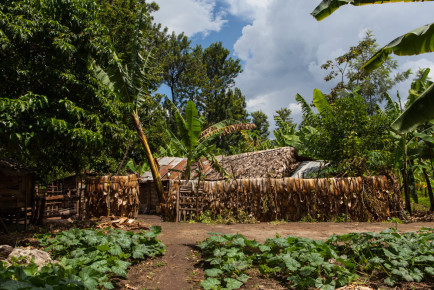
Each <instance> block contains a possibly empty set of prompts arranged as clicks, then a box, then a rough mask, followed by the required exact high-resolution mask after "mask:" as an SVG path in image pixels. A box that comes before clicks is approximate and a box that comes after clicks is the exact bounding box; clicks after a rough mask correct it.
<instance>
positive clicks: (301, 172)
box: [291, 160, 328, 178]
mask: <svg viewBox="0 0 434 290" xmlns="http://www.w3.org/2000/svg"><path fill="white" fill-rule="evenodd" d="M327 165H328V164H326V163H325V161H323V160H316V161H303V162H302V163H301V164H300V166H298V168H297V169H296V170H295V171H294V173H293V174H292V176H291V177H297V178H305V176H308V175H309V174H318V172H319V171H320V170H322V169H324V167H326V166H327Z"/></svg>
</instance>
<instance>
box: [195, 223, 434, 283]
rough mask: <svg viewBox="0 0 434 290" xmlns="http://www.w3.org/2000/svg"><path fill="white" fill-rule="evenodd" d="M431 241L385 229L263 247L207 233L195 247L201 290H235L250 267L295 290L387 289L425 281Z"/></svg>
mask: <svg viewBox="0 0 434 290" xmlns="http://www.w3.org/2000/svg"><path fill="white" fill-rule="evenodd" d="M433 238H434V229H432V228H422V229H421V230H420V231H419V232H410V233H403V234H400V233H398V232H397V231H396V230H394V229H389V230H385V231H382V232H381V233H351V234H346V235H340V236H339V235H332V236H331V237H329V238H328V239H327V240H326V241H322V240H319V241H317V240H313V239H307V238H299V237H293V236H288V237H279V236H277V237H276V238H272V239H267V240H266V242H265V243H264V244H261V243H258V242H256V241H252V240H248V239H246V238H245V237H243V236H242V235H240V234H236V235H221V234H216V233H212V235H211V236H210V237H209V238H207V239H206V240H205V241H203V242H202V243H200V244H199V245H198V246H199V248H200V249H201V250H202V255H203V257H204V259H205V262H206V268H207V269H206V270H205V278H206V279H205V280H204V281H203V282H202V286H203V287H204V288H205V289H220V288H223V287H224V288H227V289H236V288H240V287H241V286H242V285H243V283H245V282H246V281H247V280H248V279H249V276H248V275H247V274H246V271H247V269H249V268H252V267H257V268H258V269H259V271H260V272H261V273H262V274H263V275H266V276H268V277H270V278H275V279H277V280H279V281H287V283H289V284H290V287H295V288H298V289H308V288H311V287H315V288H320V289H335V288H336V287H342V286H345V285H346V284H348V283H351V282H354V281H355V280H357V279H359V278H364V279H369V278H371V277H372V278H374V279H375V280H381V281H383V283H384V284H386V285H389V286H394V285H396V284H397V283H399V282H401V281H411V282H413V281H414V282H422V281H431V280H432V277H433V274H434V268H433V267H432V264H433V262H434V239H433ZM355 273H357V274H355Z"/></svg>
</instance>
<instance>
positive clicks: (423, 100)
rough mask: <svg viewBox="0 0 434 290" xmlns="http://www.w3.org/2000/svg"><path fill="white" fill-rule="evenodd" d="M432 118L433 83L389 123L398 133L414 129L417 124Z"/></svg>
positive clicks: (433, 105) (433, 106) (433, 114)
mask: <svg viewBox="0 0 434 290" xmlns="http://www.w3.org/2000/svg"><path fill="white" fill-rule="evenodd" d="M433 119H434V84H432V85H431V86H429V88H428V89H427V90H426V91H425V92H424V93H423V94H422V95H421V96H420V97H419V98H417V99H416V100H415V101H414V102H413V103H412V104H411V105H410V106H409V107H408V108H407V109H406V110H405V111H404V112H403V113H402V114H401V115H400V116H399V117H398V118H397V119H396V120H395V121H394V122H393V123H392V125H391V127H392V129H393V130H394V131H395V132H398V133H401V134H403V133H407V132H410V131H413V130H415V129H416V128H417V127H418V126H419V125H421V124H423V123H425V122H428V121H430V120H433Z"/></svg>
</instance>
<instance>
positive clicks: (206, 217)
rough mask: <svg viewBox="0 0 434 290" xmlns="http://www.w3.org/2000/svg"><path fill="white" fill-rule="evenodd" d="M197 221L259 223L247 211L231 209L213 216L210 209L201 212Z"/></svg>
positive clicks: (228, 223)
mask: <svg viewBox="0 0 434 290" xmlns="http://www.w3.org/2000/svg"><path fill="white" fill-rule="evenodd" d="M195 221H197V222H200V223H204V224H227V225H231V224H236V223H241V224H255V223H258V220H256V219H255V218H254V217H253V216H251V215H249V214H247V213H246V212H244V211H242V210H239V211H238V212H235V213H234V212H233V211H231V210H229V209H224V210H223V212H222V213H221V214H218V215H216V216H215V217H213V216H212V213H211V212H210V211H204V212H200V215H199V216H197V217H196V219H195Z"/></svg>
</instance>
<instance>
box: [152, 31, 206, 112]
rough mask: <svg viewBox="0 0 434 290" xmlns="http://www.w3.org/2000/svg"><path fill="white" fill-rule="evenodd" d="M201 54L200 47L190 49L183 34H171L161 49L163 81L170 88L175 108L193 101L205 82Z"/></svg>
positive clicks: (188, 42)
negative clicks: (189, 100) (190, 100)
mask: <svg viewBox="0 0 434 290" xmlns="http://www.w3.org/2000/svg"><path fill="white" fill-rule="evenodd" d="M202 54H203V51H202V47H201V46H196V47H194V48H192V47H191V41H190V40H189V39H188V37H187V36H185V35H184V34H183V33H181V34H178V35H176V34H175V33H174V32H173V33H172V34H171V35H170V36H169V38H168V41H167V42H166V45H165V47H164V48H163V52H162V53H161V57H162V63H163V81H164V83H165V84H166V85H167V86H168V87H169V88H170V93H171V95H172V102H173V103H174V104H175V105H176V106H177V107H179V106H180V105H181V104H183V103H185V102H186V101H187V100H188V99H195V98H196V96H197V95H198V94H199V91H200V89H201V88H202V87H203V86H205V84H206V82H207V76H206V68H205V66H204V64H203V62H202Z"/></svg>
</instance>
